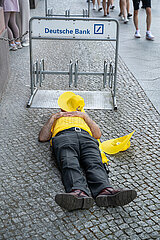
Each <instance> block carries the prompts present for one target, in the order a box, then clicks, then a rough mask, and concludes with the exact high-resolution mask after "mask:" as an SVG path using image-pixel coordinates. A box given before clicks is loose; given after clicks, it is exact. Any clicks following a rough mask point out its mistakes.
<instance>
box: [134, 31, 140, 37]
mask: <svg viewBox="0 0 160 240" xmlns="http://www.w3.org/2000/svg"><path fill="white" fill-rule="evenodd" d="M134 36H135V38H141V34H140V30H136V31H135V34H134Z"/></svg>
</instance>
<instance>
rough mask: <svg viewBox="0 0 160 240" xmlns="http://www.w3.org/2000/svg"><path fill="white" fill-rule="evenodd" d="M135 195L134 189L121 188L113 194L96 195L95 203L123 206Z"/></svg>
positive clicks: (103, 205)
mask: <svg viewBox="0 0 160 240" xmlns="http://www.w3.org/2000/svg"><path fill="white" fill-rule="evenodd" d="M136 197H137V193H136V191H135V190H123V191H121V192H119V193H117V194H114V195H101V196H98V197H96V204H97V205H98V206H99V207H110V206H112V207H117V206H124V205H126V204H128V203H130V202H132V201H133V200H134V199H135V198H136Z"/></svg>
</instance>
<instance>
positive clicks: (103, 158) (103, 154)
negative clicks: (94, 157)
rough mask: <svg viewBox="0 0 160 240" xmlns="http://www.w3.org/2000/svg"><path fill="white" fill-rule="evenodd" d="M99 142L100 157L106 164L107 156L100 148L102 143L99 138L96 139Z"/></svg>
mask: <svg viewBox="0 0 160 240" xmlns="http://www.w3.org/2000/svg"><path fill="white" fill-rule="evenodd" d="M97 140H98V142H99V150H100V152H101V157H102V163H106V164H107V165H108V161H109V160H108V158H107V157H106V155H105V153H104V152H103V150H102V143H101V142H100V139H97Z"/></svg>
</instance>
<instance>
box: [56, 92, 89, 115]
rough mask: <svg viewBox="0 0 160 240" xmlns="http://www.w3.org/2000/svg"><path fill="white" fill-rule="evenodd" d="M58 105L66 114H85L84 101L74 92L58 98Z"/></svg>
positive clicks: (63, 94) (65, 93)
mask: <svg viewBox="0 0 160 240" xmlns="http://www.w3.org/2000/svg"><path fill="white" fill-rule="evenodd" d="M58 105H59V107H60V108H61V109H63V110H64V111H66V112H74V111H81V112H84V109H83V108H84V105H85V103H84V99H83V98H82V97H81V96H80V95H77V94H75V93H73V92H70V91H68V92H64V93H62V94H61V95H60V96H59V98H58Z"/></svg>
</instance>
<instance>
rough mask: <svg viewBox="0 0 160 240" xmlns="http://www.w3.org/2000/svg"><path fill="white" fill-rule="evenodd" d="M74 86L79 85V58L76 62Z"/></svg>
mask: <svg viewBox="0 0 160 240" xmlns="http://www.w3.org/2000/svg"><path fill="white" fill-rule="evenodd" d="M74 74H75V76H74V77H75V78H74V86H75V87H77V80H78V60H77V61H76V63H75V69H74Z"/></svg>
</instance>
